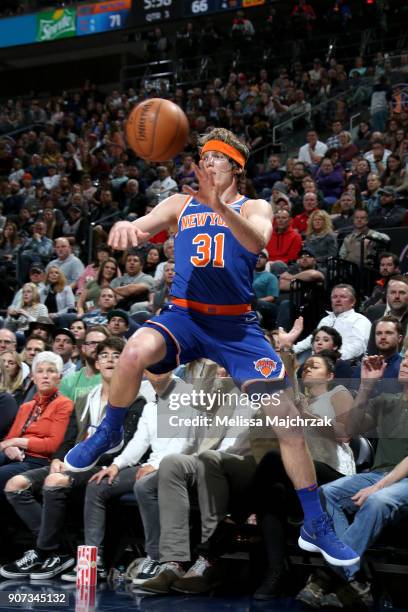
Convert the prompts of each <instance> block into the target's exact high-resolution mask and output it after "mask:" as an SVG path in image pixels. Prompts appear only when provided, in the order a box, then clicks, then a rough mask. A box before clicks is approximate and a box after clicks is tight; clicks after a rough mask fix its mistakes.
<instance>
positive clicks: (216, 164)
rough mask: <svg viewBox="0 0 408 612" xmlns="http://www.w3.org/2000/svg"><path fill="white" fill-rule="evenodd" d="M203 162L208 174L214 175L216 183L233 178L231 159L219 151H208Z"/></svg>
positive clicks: (203, 157)
mask: <svg viewBox="0 0 408 612" xmlns="http://www.w3.org/2000/svg"><path fill="white" fill-rule="evenodd" d="M201 159H202V161H203V162H204V166H205V168H206V170H207V171H208V172H211V173H212V174H213V175H214V179H215V182H220V181H221V180H225V177H227V178H228V180H229V181H230V180H231V178H232V165H231V161H230V160H229V158H228V157H227V156H226V155H224V153H220V152H219V151H206V152H205V153H204V155H203V156H202V158H201Z"/></svg>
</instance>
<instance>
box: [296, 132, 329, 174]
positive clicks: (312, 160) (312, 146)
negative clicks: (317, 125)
mask: <svg viewBox="0 0 408 612" xmlns="http://www.w3.org/2000/svg"><path fill="white" fill-rule="evenodd" d="M306 140H307V143H306V144H305V145H303V146H302V147H300V149H299V155H298V160H299V161H301V162H304V163H305V164H307V165H308V166H316V165H317V164H319V163H320V161H321V159H322V157H324V154H325V153H326V151H327V146H326V145H325V144H324V142H321V141H320V140H318V136H317V132H316V131H315V130H309V131H308V133H307V135H306Z"/></svg>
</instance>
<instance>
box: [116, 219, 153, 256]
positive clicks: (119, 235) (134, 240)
mask: <svg viewBox="0 0 408 612" xmlns="http://www.w3.org/2000/svg"><path fill="white" fill-rule="evenodd" d="M149 235H150V234H149V233H148V232H143V231H142V230H141V229H139V228H138V227H137V225H135V224H134V223H131V222H130V221H119V222H118V223H115V225H114V226H113V227H112V229H111V231H110V233H109V239H108V244H109V246H111V247H112V249H115V250H116V251H126V249H128V248H130V247H137V246H139V245H140V244H142V243H143V242H145V241H146V240H147V239H148V238H149Z"/></svg>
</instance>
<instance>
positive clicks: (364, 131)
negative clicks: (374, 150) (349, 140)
mask: <svg viewBox="0 0 408 612" xmlns="http://www.w3.org/2000/svg"><path fill="white" fill-rule="evenodd" d="M370 139H371V130H370V126H369V124H368V123H367V121H360V125H359V126H358V132H357V138H355V140H354V144H355V145H356V147H357V148H358V150H359V151H361V152H362V153H364V152H365V151H368V149H369V148H370V143H371V141H370Z"/></svg>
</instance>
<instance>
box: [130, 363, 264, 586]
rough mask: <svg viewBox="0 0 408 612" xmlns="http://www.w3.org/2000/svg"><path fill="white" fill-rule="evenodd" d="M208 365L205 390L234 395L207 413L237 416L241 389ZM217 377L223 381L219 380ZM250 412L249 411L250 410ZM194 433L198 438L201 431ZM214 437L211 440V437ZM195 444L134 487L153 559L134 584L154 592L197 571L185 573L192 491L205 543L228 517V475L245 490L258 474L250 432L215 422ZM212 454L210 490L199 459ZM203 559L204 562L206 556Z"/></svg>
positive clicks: (203, 375) (202, 376) (232, 483)
mask: <svg viewBox="0 0 408 612" xmlns="http://www.w3.org/2000/svg"><path fill="white" fill-rule="evenodd" d="M206 362H207V363H205V364H204V369H203V370H202V371H201V373H200V379H201V380H202V381H203V386H204V388H205V386H206V385H207V384H208V382H209V381H210V380H212V381H213V383H214V384H213V386H212V387H211V386H210V387H209V388H207V390H209V389H212V392H213V395H214V396H215V398H216V399H217V392H218V391H220V392H221V394H220V396H221V398H222V396H223V395H224V394H225V395H226V394H227V393H228V394H229V395H230V397H231V401H230V400H226V402H224V401H223V400H222V399H221V400H220V403H218V404H217V401H216V402H215V405H214V406H213V407H212V410H211V412H206V414H207V415H208V414H210V415H214V414H215V413H216V415H217V416H218V417H224V416H226V417H228V415H229V416H231V415H232V414H233V415H234V417H236V415H237V410H236V408H237V404H236V403H235V402H234V399H233V398H234V397H235V395H234V394H236V397H240V396H241V393H240V391H239V389H237V388H236V387H234V384H233V382H232V381H231V379H229V378H226V375H227V373H226V371H225V370H224V369H223V368H218V366H217V364H214V363H211V362H209V361H208V360H206ZM217 370H218V372H217ZM216 374H217V377H218V380H217V379H216V380H215V381H214V380H213V379H214V376H215V375H216ZM220 376H221V378H220ZM241 410H242V409H241ZM246 410H247V411H248V407H247V408H246ZM251 416H252V415H251ZM234 420H235V419H234ZM213 423H214V422H213ZM195 433H196V434H197V431H195ZM237 434H238V435H237ZM210 435H211V437H207V436H210ZM195 446H196V452H195V453H194V454H189V455H186V454H181V453H179V454H173V455H168V456H167V457H165V458H164V459H163V461H162V463H161V465H160V468H159V471H158V473H157V475H155V477H154V479H151V480H149V481H147V480H145V481H144V482H141V483H136V485H135V489H134V491H135V496H136V499H137V501H138V503H139V511H140V514H141V517H142V521H143V525H144V529H145V536H146V542H147V541H148V540H149V547H148V546H146V552H147V553H148V556H147V558H146V560H145V561H144V562H142V564H141V565H140V566H139V572H138V574H137V576H136V578H135V579H134V581H133V582H134V584H136V585H137V586H138V587H139V588H141V589H142V590H146V591H147V592H149V593H157V594H162V595H164V594H167V593H169V592H170V590H171V586H172V584H174V583H175V582H177V581H178V580H179V579H181V578H182V577H183V576H185V575H186V576H187V577H188V576H189V575H190V574H191V573H192V572H196V570H197V568H196V565H197V563H195V564H194V565H193V566H192V567H191V568H190V569H189V572H188V573H187V574H186V572H185V569H186V566H189V565H191V551H190V528H189V515H190V499H189V492H190V491H191V489H192V487H194V486H196V487H197V492H198V501H199V506H200V514H201V540H202V542H206V541H207V540H208V538H209V537H210V536H211V534H212V533H213V532H214V530H215V528H216V526H217V524H218V522H219V521H221V520H222V519H224V518H225V514H224V513H223V510H224V505H225V504H228V498H229V494H228V491H226V489H225V484H226V482H227V480H226V479H227V475H228V477H229V485H230V486H231V487H232V488H233V489H234V490H237V489H239V490H244V489H245V488H246V486H247V485H248V483H249V482H250V480H251V478H252V476H253V474H254V472H255V467H256V463H255V459H254V457H253V456H252V452H251V446H250V441H249V429H248V428H245V427H243V428H239V429H237V427H234V426H229V425H228V426H225V427H224V428H223V429H220V428H218V427H216V426H214V424H212V425H210V426H209V431H207V432H206V433H204V432H202V431H201V432H200V433H198V435H196V437H195ZM211 450H213V451H214V454H213V455H212V459H213V462H214V463H215V466H214V469H215V470H216V472H217V474H218V476H219V477H218V478H213V479H212V481H211V482H212V485H215V486H212V485H211V486H210V487H208V486H207V481H206V478H205V474H204V473H203V472H202V471H201V469H200V468H201V465H202V464H201V460H200V457H201V456H202V455H203V454H206V453H207V452H209V451H211ZM227 489H229V486H228V487H227ZM215 499H217V503H215ZM159 517H160V519H159ZM158 519H159V520H158ZM158 559H160V563H159V562H158ZM199 561H200V564H201V563H202V560H201V558H200V559H199Z"/></svg>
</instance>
